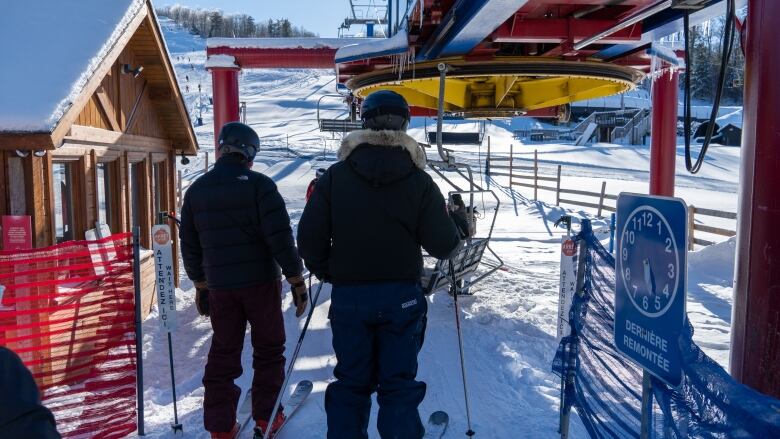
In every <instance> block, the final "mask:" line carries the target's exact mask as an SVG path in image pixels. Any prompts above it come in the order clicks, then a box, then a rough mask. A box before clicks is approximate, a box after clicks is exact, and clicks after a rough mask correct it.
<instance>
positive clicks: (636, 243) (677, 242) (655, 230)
mask: <svg viewBox="0 0 780 439" xmlns="http://www.w3.org/2000/svg"><path fill="white" fill-rule="evenodd" d="M687 225H688V208H687V206H686V205H685V202H684V201H683V200H681V199H679V198H669V197H658V196H652V195H638V194H629V193H622V194H620V196H619V197H618V201H617V251H618V253H617V254H616V255H615V259H616V263H615V347H616V348H617V350H618V351H619V352H620V353H621V354H623V355H624V356H626V357H628V358H629V359H631V360H632V361H634V362H635V363H637V364H638V365H639V366H641V367H642V368H644V369H645V370H646V371H648V372H649V373H651V374H653V375H654V376H656V377H657V378H658V379H660V380H661V381H663V382H665V383H667V384H669V385H671V386H674V387H677V386H679V385H680V382H681V381H682V362H681V358H680V357H681V353H680V347H679V346H680V344H679V338H680V335H681V334H682V332H683V324H684V321H685V294H686V291H687V272H688V270H687V266H688V265H687V243H688V229H687Z"/></svg>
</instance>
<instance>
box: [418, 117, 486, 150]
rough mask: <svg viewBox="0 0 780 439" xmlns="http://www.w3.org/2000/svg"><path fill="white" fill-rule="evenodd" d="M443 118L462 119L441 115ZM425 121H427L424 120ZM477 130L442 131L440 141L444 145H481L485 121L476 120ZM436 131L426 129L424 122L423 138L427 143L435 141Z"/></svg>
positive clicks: (426, 125)
mask: <svg viewBox="0 0 780 439" xmlns="http://www.w3.org/2000/svg"><path fill="white" fill-rule="evenodd" d="M443 120H463V118H462V117H453V116H443ZM426 122H427V121H426ZM477 123H478V124H479V131H477V132H454V131H452V132H442V133H441V143H442V144H444V145H481V144H482V140H483V139H484V138H485V121H484V120H480V121H477ZM438 132H439V131H438V130H437V131H432V132H431V131H428V124H427V123H426V124H425V138H426V139H427V140H428V143H430V144H434V143H436V137H437V135H438Z"/></svg>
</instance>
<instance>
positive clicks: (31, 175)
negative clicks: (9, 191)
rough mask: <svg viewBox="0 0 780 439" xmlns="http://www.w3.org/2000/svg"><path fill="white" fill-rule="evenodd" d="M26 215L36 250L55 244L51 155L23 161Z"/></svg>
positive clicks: (28, 158)
mask: <svg viewBox="0 0 780 439" xmlns="http://www.w3.org/2000/svg"><path fill="white" fill-rule="evenodd" d="M23 160H24V168H25V169H24V174H25V175H24V178H25V182H24V184H25V187H26V189H27V191H26V197H25V198H26V199H25V201H26V205H27V214H28V215H30V217H31V223H32V234H33V245H34V246H35V247H36V248H40V247H46V246H49V245H53V244H54V243H55V238H54V229H55V226H54V215H53V212H54V199H53V198H54V197H53V196H54V192H53V189H52V175H51V169H52V166H51V155H50V154H46V156H44V157H35V155H34V154H30V155H29V156H27V157H25V158H24V159H23Z"/></svg>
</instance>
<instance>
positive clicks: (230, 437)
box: [211, 422, 240, 439]
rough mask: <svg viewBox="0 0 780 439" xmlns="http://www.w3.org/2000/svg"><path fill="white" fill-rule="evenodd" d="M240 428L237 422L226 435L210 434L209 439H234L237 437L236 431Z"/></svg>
mask: <svg viewBox="0 0 780 439" xmlns="http://www.w3.org/2000/svg"><path fill="white" fill-rule="evenodd" d="M239 429H240V427H239V425H238V422H236V425H234V426H233V429H232V430H230V431H229V432H227V433H211V439H235V438H237V437H238V431H239Z"/></svg>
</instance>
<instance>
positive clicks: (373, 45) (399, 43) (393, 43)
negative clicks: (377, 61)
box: [336, 30, 409, 63]
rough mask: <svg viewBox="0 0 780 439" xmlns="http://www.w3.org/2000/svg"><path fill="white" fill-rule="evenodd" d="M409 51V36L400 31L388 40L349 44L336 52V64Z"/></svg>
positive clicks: (377, 39)
mask: <svg viewBox="0 0 780 439" xmlns="http://www.w3.org/2000/svg"><path fill="white" fill-rule="evenodd" d="M407 50H409V36H408V35H407V34H406V30H401V31H399V32H398V33H397V34H395V35H393V36H392V37H390V38H371V39H368V41H364V42H361V43H358V44H350V45H347V46H344V47H341V48H340V49H339V50H338V51H336V63H344V62H349V61H357V60H360V59H368V58H376V57H378V56H387V55H396V54H399V53H405V52H406V51H407Z"/></svg>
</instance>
